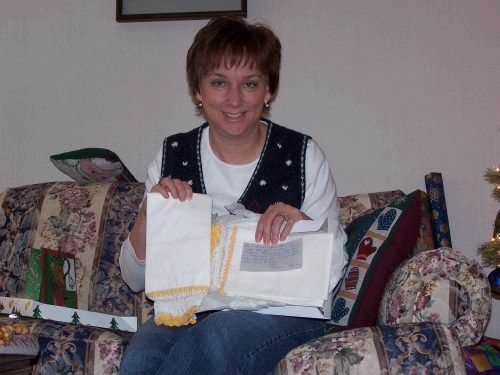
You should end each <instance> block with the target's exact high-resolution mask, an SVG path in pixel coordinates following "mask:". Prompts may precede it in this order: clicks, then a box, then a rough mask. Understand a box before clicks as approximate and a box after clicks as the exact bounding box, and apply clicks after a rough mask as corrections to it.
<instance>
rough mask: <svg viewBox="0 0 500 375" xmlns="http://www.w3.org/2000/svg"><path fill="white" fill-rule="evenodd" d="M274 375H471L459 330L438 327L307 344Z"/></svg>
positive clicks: (359, 333)
mask: <svg viewBox="0 0 500 375" xmlns="http://www.w3.org/2000/svg"><path fill="white" fill-rule="evenodd" d="M273 374H274V375H292V374H296V375H313V374H314V375H315V374H349V375H366V374H371V375H377V374H393V375H400V374H401V375H403V374H447V375H465V374H466V372H465V366H464V360H463V357H462V351H461V348H460V343H459V340H458V337H457V334H456V332H455V330H454V329H453V327H450V326H446V325H435V324H432V323H413V324H404V325H401V326H384V327H362V328H355V329H350V330H347V331H343V332H336V333H332V334H329V335H326V336H323V337H320V338H318V339H316V340H312V341H309V342H308V343H306V344H303V345H301V346H299V347H297V348H295V349H293V350H292V351H291V352H290V353H288V354H287V356H286V357H285V358H283V359H282V360H281V361H280V362H279V364H278V366H277V367H276V369H275V370H274V372H273Z"/></svg>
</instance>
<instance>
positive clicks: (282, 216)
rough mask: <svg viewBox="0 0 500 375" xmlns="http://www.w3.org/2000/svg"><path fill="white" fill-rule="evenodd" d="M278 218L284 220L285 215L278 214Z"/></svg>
mask: <svg viewBox="0 0 500 375" xmlns="http://www.w3.org/2000/svg"><path fill="white" fill-rule="evenodd" d="M278 216H279V217H281V218H282V219H283V220H285V215H284V214H283V213H281V212H280V213H279V214H278Z"/></svg>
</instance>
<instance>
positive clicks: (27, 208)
mask: <svg viewBox="0 0 500 375" xmlns="http://www.w3.org/2000/svg"><path fill="white" fill-rule="evenodd" d="M143 194H144V184H142V183H137V182H136V183H130V182H120V183H118V182H115V183H95V184H87V185H78V184H77V183H75V182H50V183H43V184H34V185H27V186H22V187H17V188H12V189H7V190H6V191H5V192H4V194H3V199H2V201H1V202H0V207H1V208H0V256H2V258H0V271H1V272H0V296H5V297H19V298H23V296H24V289H25V285H26V277H27V273H28V272H27V270H28V267H27V265H28V263H29V258H28V257H29V252H30V251H29V250H30V249H31V248H42V247H46V248H49V249H59V250H61V251H63V252H68V253H71V254H74V255H75V259H76V261H75V263H76V278H77V291H78V308H79V309H82V310H89V311H95V312H102V313H108V314H113V315H119V316H138V317H139V319H138V320H139V321H138V324H141V323H142V320H143V311H144V309H143V307H144V304H145V303H146V299H145V297H144V295H143V293H141V294H136V293H133V292H132V291H131V290H130V289H129V288H128V286H127V285H126V284H125V283H124V281H123V279H122V277H121V272H120V266H119V263H118V257H119V253H120V248H121V244H122V243H123V241H124V240H125V239H126V237H127V235H128V233H129V231H130V229H131V228H132V226H133V224H134V220H135V217H136V215H137V211H138V207H139V204H140V202H141V201H142V197H143ZM3 312H4V313H5V312H7V313H8V312H9V311H3Z"/></svg>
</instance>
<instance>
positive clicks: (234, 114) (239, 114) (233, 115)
mask: <svg viewBox="0 0 500 375" xmlns="http://www.w3.org/2000/svg"><path fill="white" fill-rule="evenodd" d="M224 114H225V115H226V116H227V117H229V118H238V117H240V116H241V115H243V112H238V113H229V112H224Z"/></svg>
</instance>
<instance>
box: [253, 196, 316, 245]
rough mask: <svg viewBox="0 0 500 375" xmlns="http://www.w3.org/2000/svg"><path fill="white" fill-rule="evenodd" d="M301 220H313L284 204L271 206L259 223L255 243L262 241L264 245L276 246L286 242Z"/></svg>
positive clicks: (279, 203)
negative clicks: (279, 242) (294, 226)
mask: <svg viewBox="0 0 500 375" xmlns="http://www.w3.org/2000/svg"><path fill="white" fill-rule="evenodd" d="M299 220H311V218H310V217H309V216H307V215H306V214H305V213H303V212H302V211H300V210H299V209H298V208H295V207H292V206H290V205H289V204H286V203H283V202H278V203H275V204H273V205H270V206H269V207H268V208H267V210H266V212H264V213H263V214H262V216H261V217H260V219H259V222H258V223H257V229H256V231H255V241H256V242H260V241H262V242H263V243H264V245H269V244H271V245H276V244H277V243H278V240H279V241H284V240H286V238H287V237H288V235H289V234H290V231H291V230H292V228H293V225H294V224H295V223H296V222H297V221H299ZM283 223H285V225H283ZM282 227H283V229H282Z"/></svg>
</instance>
